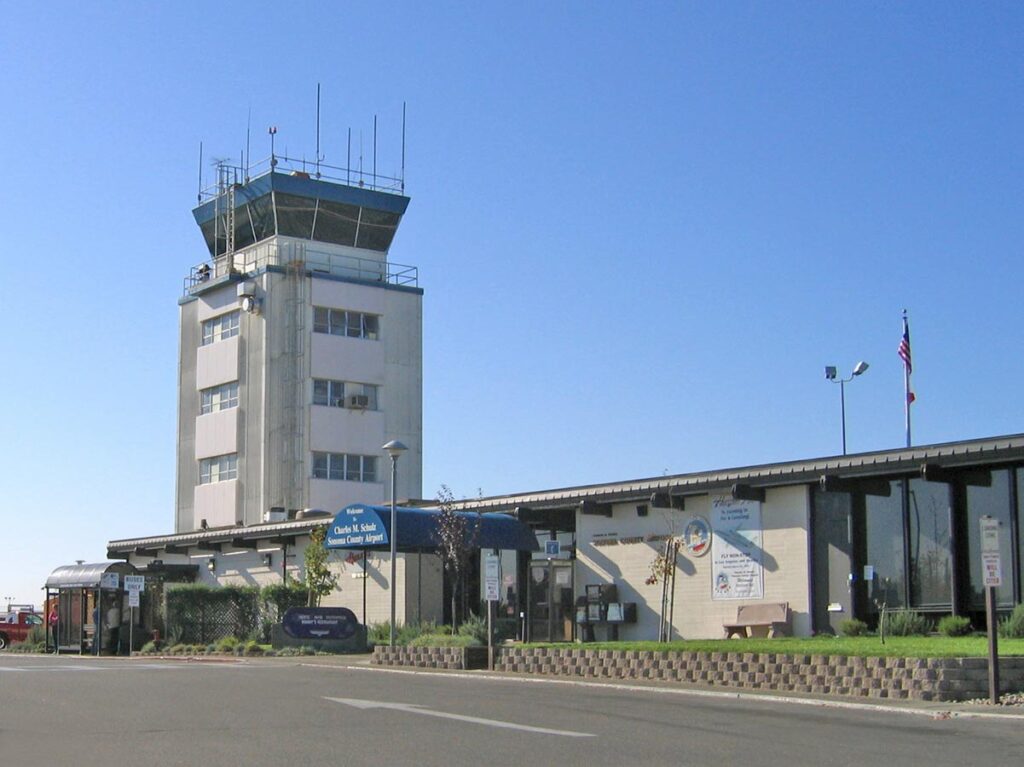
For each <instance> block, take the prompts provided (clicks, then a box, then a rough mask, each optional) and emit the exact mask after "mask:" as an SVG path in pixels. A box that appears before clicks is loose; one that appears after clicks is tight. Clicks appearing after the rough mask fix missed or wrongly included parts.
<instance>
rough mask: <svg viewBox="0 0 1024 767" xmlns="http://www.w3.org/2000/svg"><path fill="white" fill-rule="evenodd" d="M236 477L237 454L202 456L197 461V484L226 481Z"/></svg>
mask: <svg viewBox="0 0 1024 767" xmlns="http://www.w3.org/2000/svg"><path fill="white" fill-rule="evenodd" d="M229 479H238V454H237V453H230V454H229V455H218V456H214V457H213V458H204V459H203V460H201V461H200V462H199V484H200V485H209V484H212V483H214V482H226V481H227V480H229Z"/></svg>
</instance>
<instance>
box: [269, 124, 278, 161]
mask: <svg viewBox="0 0 1024 767" xmlns="http://www.w3.org/2000/svg"><path fill="white" fill-rule="evenodd" d="M267 133H269V134H270V170H271V171H273V170H274V168H276V167H277V157H276V156H275V155H274V136H276V135H277V126H276V125H271V126H270V127H269V128H267Z"/></svg>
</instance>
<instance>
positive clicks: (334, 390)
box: [313, 378, 378, 410]
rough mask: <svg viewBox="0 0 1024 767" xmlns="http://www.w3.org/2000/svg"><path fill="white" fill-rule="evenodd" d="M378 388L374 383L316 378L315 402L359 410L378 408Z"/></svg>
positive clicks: (314, 383) (314, 385)
mask: <svg viewBox="0 0 1024 767" xmlns="http://www.w3.org/2000/svg"><path fill="white" fill-rule="evenodd" d="M377 388H378V387H377V386H376V385H374V384H362V383H352V382H351V381H331V380H327V379H324V378H314V379H313V404H314V405H329V406H330V407H347V408H353V409H357V410H376V409H377Z"/></svg>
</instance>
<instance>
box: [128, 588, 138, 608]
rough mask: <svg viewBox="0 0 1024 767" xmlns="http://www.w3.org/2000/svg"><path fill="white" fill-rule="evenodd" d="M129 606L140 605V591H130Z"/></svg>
mask: <svg viewBox="0 0 1024 767" xmlns="http://www.w3.org/2000/svg"><path fill="white" fill-rule="evenodd" d="M128 606H129V607H138V606H139V592H138V591H129V592H128Z"/></svg>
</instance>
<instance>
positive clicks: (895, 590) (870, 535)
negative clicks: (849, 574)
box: [864, 480, 907, 613]
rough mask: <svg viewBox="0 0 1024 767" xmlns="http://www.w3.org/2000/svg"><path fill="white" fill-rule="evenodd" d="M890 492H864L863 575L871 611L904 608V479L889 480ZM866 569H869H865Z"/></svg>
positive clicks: (905, 580) (868, 606)
mask: <svg viewBox="0 0 1024 767" xmlns="http://www.w3.org/2000/svg"><path fill="white" fill-rule="evenodd" d="M889 490H890V494H889V495H888V496H882V495H865V496H864V516H865V538H866V545H867V552H866V557H867V562H866V566H865V577H864V579H865V580H866V581H867V587H868V605H867V608H868V610H869V611H870V612H873V613H874V612H878V610H879V609H880V608H881V606H882V605H885V606H886V607H887V608H894V607H906V606H907V605H906V596H905V595H906V582H907V571H906V567H905V566H904V562H905V559H906V557H905V555H904V535H903V481H902V480H893V481H892V482H890V483H889ZM867 568H870V570H868V569H867Z"/></svg>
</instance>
